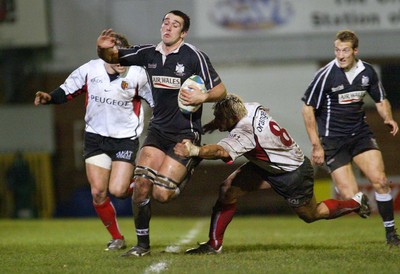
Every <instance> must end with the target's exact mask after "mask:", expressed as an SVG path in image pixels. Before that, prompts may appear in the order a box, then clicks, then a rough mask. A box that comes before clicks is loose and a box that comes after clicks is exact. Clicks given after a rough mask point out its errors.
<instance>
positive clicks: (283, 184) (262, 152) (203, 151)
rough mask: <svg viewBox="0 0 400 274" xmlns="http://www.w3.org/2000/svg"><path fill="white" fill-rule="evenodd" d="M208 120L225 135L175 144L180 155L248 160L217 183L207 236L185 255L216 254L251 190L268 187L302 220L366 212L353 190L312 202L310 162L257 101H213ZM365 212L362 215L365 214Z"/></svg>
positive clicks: (364, 202) (208, 126)
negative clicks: (240, 203) (215, 140)
mask: <svg viewBox="0 0 400 274" xmlns="http://www.w3.org/2000/svg"><path fill="white" fill-rule="evenodd" d="M213 109H214V116H215V118H214V120H212V121H211V122H210V123H208V124H206V125H205V126H204V129H205V131H206V132H212V131H213V130H215V129H219V131H228V132H229V135H228V136H227V137H226V138H224V139H222V140H221V141H219V142H218V144H211V145H204V146H201V147H199V146H196V145H194V144H192V143H191V142H190V141H189V140H184V141H183V142H182V143H179V144H177V145H176V146H175V149H174V150H175V153H176V154H178V155H180V156H182V157H200V158H203V159H222V160H223V161H225V162H232V161H235V160H236V159H237V158H238V157H240V156H244V157H246V158H247V159H248V160H249V161H248V162H247V163H245V164H243V165H242V166H240V167H239V168H238V169H237V170H236V171H234V172H233V173H232V174H231V175H229V177H228V178H227V179H226V180H225V181H224V182H223V183H222V184H221V186H220V190H219V198H218V200H217V202H216V204H215V206H214V207H213V212H212V215H211V223H210V231H209V240H208V242H205V243H201V244H200V245H199V247H196V248H192V249H189V250H187V251H186V253H187V254H216V253H220V252H221V250H222V244H223V237H224V233H225V230H226V228H227V226H228V224H229V223H230V222H231V220H232V218H233V215H234V214H235V211H236V204H237V201H238V199H239V198H240V197H241V196H243V195H245V194H247V193H248V192H251V191H256V190H260V189H270V188H272V189H273V190H274V191H275V192H277V193H278V194H279V195H281V196H282V197H284V198H285V200H286V202H287V203H288V204H289V206H290V207H291V208H292V209H293V210H294V211H295V213H296V214H297V215H298V216H299V217H300V218H301V219H302V220H304V221H305V222H307V223H311V222H314V221H316V220H320V219H335V218H338V217H340V216H343V215H345V214H349V213H351V212H359V213H361V214H367V215H368V214H369V208H368V204H367V202H368V200H367V196H365V195H364V194H363V193H361V192H359V193H356V194H355V195H354V196H353V197H352V199H349V200H344V201H339V200H333V199H330V200H325V201H323V202H321V203H317V202H316V199H315V195H314V170H313V167H312V165H311V162H310V160H309V159H308V158H307V157H305V156H304V154H303V152H302V150H301V149H300V147H299V146H298V145H297V143H296V142H295V140H293V139H292V137H291V136H290V134H289V132H288V131H287V130H286V129H285V128H283V127H282V126H281V125H279V124H278V123H277V122H276V121H275V120H274V119H273V118H272V117H271V116H270V114H269V110H268V109H266V108H265V107H263V106H262V105H260V104H259V103H243V102H242V100H241V99H240V98H239V97H238V96H236V95H234V94H228V96H227V97H226V98H225V99H224V100H222V101H220V102H218V103H216V104H214V106H213ZM367 215H366V216H365V217H367Z"/></svg>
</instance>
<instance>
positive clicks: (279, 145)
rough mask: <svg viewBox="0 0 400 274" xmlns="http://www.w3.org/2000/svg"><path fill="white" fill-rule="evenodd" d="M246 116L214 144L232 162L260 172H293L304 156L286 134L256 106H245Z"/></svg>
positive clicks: (263, 109)
mask: <svg viewBox="0 0 400 274" xmlns="http://www.w3.org/2000/svg"><path fill="white" fill-rule="evenodd" d="M245 106H246V109H247V112H248V114H247V115H246V117H244V118H242V119H241V120H240V121H239V122H238V123H237V125H236V126H235V127H234V128H233V129H232V130H231V131H230V132H229V136H228V137H226V138H224V139H222V140H221V141H219V142H218V145H220V146H222V147H223V148H224V149H225V150H226V151H227V152H228V153H229V155H230V157H231V158H232V160H233V161H234V160H235V159H237V158H238V157H239V156H242V155H243V156H244V157H246V158H247V159H248V160H249V161H251V162H253V163H254V164H256V165H258V166H259V167H261V168H262V169H264V170H267V171H269V172H272V173H277V174H278V173H282V172H289V171H293V170H296V169H297V168H298V167H299V166H301V165H302V164H303V162H304V154H303V151H302V150H301V149H300V147H299V146H298V145H297V143H296V142H295V141H294V140H293V138H292V137H291V136H290V134H289V133H288V131H287V130H286V129H285V128H283V127H281V126H280V125H279V124H278V123H277V122H276V121H275V120H274V119H272V117H271V116H270V115H269V113H268V109H266V108H265V107H263V106H262V105H260V104H259V103H245Z"/></svg>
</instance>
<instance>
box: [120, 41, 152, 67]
mask: <svg viewBox="0 0 400 274" xmlns="http://www.w3.org/2000/svg"><path fill="white" fill-rule="evenodd" d="M153 48H154V45H136V46H134V47H132V48H129V49H119V50H118V57H119V63H120V65H121V66H146V65H147V64H146V62H145V56H146V51H147V50H149V49H153Z"/></svg>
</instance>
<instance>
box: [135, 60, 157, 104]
mask: <svg viewBox="0 0 400 274" xmlns="http://www.w3.org/2000/svg"><path fill="white" fill-rule="evenodd" d="M138 78H139V79H138V84H139V91H138V95H139V96H140V97H141V98H143V99H144V100H145V101H146V102H147V103H148V104H149V106H150V107H152V108H153V107H154V99H153V94H152V92H151V85H150V81H149V77H148V75H147V72H146V70H145V69H144V68H141V70H140V74H139V77H138Z"/></svg>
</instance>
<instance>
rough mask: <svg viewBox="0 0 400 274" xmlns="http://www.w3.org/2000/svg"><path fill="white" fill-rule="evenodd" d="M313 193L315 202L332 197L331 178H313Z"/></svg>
mask: <svg viewBox="0 0 400 274" xmlns="http://www.w3.org/2000/svg"><path fill="white" fill-rule="evenodd" d="M314 193H315V198H316V199H317V202H321V201H323V200H327V199H332V198H333V197H334V196H333V183H332V180H331V179H318V180H315V184H314Z"/></svg>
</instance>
